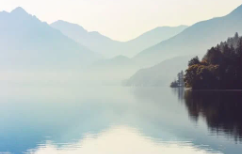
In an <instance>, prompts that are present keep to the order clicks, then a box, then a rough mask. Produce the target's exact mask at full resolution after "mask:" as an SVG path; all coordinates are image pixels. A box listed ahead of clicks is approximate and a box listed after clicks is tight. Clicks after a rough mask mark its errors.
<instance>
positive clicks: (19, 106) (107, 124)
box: [0, 87, 242, 154]
mask: <svg viewBox="0 0 242 154" xmlns="http://www.w3.org/2000/svg"><path fill="white" fill-rule="evenodd" d="M19 89H21V90H19ZM174 92H176V91H174ZM177 92H178V94H179V95H178V96H179V98H180V100H181V101H184V94H183V92H184V91H181V89H180V91H179V90H178V91H177ZM192 96H193V94H192V95H188V96H187V97H185V98H186V101H187V100H194V98H192ZM189 98H191V99H189ZM188 102H189V101H188ZM190 102H191V101H190ZM189 104H190V103H188V106H189ZM187 108H188V107H186V106H185V105H184V103H181V102H179V101H178V99H177V97H176V95H174V93H172V92H171V90H170V89H169V88H139V89H129V88H122V87H99V88H97V87H95V88H93V87H89V88H79V87H77V88H74V87H69V88H68V87H47V88H46V87H38V88H32V87H26V88H19V87H16V88H12V89H7V88H4V90H2V91H0V124H1V127H0V154H2V153H1V152H10V153H11V154H19V153H24V152H27V154H67V153H68V154H77V153H78V154H79V153H88V154H89V153H90V154H96V153H98V154H100V153H101V154H102V153H105V154H109V153H110V154H113V153H117V154H119V153H120V154H121V153H122V154H123V153H125V154H136V153H138V154H142V153H154V154H156V153H167V154H173V153H175V154H176V153H184V154H187V153H194V154H205V153H206V154H210V153H219V152H220V153H223V154H230V153H233V154H241V151H242V146H241V145H239V144H238V145H236V144H234V142H231V141H229V140H227V138H224V135H221V136H222V137H221V138H217V137H214V136H212V135H211V133H209V132H208V131H207V123H206V122H204V121H202V122H201V121H200V122H199V118H198V117H199V116H200V112H199V114H198V116H197V118H194V119H197V121H198V122H197V123H198V124H197V125H194V123H193V122H192V121H191V119H190V118H189V117H188V114H187ZM190 115H191V116H192V117H195V116H194V115H192V114H190ZM201 117H202V116H201ZM178 150H179V152H178ZM4 154H5V153H4ZM8 154H9V153H8Z"/></svg>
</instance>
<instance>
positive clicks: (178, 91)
mask: <svg viewBox="0 0 242 154" xmlns="http://www.w3.org/2000/svg"><path fill="white" fill-rule="evenodd" d="M171 89H172V92H174V93H175V94H176V95H178V98H179V100H183V99H184V92H185V90H184V88H183V87H177V88H171Z"/></svg>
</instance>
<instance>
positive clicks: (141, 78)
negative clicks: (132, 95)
mask: <svg viewBox="0 0 242 154" xmlns="http://www.w3.org/2000/svg"><path fill="white" fill-rule="evenodd" d="M191 57H192V56H181V57H175V58H171V59H168V60H164V61H162V62H161V63H159V64H157V65H155V66H153V67H149V68H145V69H141V70H139V71H137V72H136V73H135V74H134V75H133V76H131V77H130V78H129V79H128V80H126V81H125V82H124V84H125V85H126V86H166V87H167V86H169V84H170V83H171V82H172V81H174V79H176V77H177V74H178V72H179V71H182V70H183V71H185V69H186V68H187V65H188V61H189V60H190V59H191Z"/></svg>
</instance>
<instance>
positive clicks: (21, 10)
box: [11, 7, 28, 14]
mask: <svg viewBox="0 0 242 154" xmlns="http://www.w3.org/2000/svg"><path fill="white" fill-rule="evenodd" d="M11 13H12V14H28V13H27V12H26V11H25V10H24V9H23V8H22V7H17V8H16V9H14V10H13V11H12V12H11Z"/></svg>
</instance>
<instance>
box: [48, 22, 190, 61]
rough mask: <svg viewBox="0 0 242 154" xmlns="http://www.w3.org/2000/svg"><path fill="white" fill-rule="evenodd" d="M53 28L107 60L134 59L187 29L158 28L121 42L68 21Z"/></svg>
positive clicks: (181, 27)
mask: <svg viewBox="0 0 242 154" xmlns="http://www.w3.org/2000/svg"><path fill="white" fill-rule="evenodd" d="M51 26H52V27H53V28H56V29H58V30H60V31H61V32H62V33H63V34H64V35H66V36H68V37H70V38H71V39H73V40H75V41H77V42H78V43H80V44H82V45H84V46H86V47H87V48H89V49H91V50H93V51H96V52H99V53H101V54H103V55H104V56H106V57H107V58H112V57H115V56H118V55H124V56H127V57H132V56H134V55H136V54H137V53H138V52H139V51H141V50H144V49H146V48H148V47H150V46H152V45H155V44H157V43H159V42H161V41H163V40H166V39H168V38H170V37H172V36H175V35H176V34H178V33H180V32H181V31H183V30H184V29H185V28H187V26H178V27H158V28H156V29H154V30H151V31H148V32H146V33H144V34H142V35H141V36H139V37H137V38H135V39H133V40H130V41H127V42H119V41H115V40H112V39H110V38H108V37H106V36H104V35H102V34H100V33H98V32H88V31H87V30H85V29H84V28H83V27H81V26H79V25H77V24H72V23H68V22H66V21H61V20H59V21H57V22H54V23H52V24H51Z"/></svg>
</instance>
